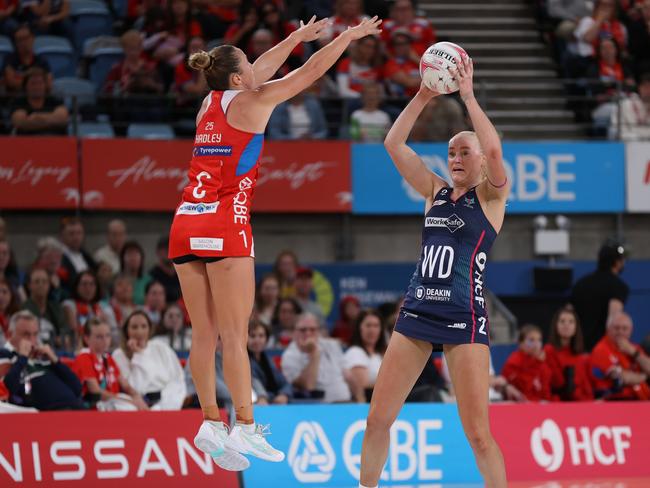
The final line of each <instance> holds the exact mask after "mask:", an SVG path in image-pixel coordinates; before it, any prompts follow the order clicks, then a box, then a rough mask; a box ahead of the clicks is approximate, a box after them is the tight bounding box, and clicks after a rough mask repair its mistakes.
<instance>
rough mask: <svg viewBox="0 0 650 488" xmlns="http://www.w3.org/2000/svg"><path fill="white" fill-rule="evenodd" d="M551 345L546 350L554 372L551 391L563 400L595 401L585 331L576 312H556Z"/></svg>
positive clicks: (568, 310)
mask: <svg viewBox="0 0 650 488" xmlns="http://www.w3.org/2000/svg"><path fill="white" fill-rule="evenodd" d="M548 342H549V343H548V344H546V345H545V346H544V352H545V353H546V364H548V366H549V368H551V372H552V374H553V376H552V377H551V387H552V389H553V393H554V394H556V395H557V396H558V397H559V398H560V400H567V401H586V400H593V399H594V392H593V390H592V388H591V381H590V377H589V366H588V358H589V357H588V356H587V355H586V354H585V353H584V350H585V349H584V344H583V341H582V330H581V329H580V321H579V320H578V316H577V315H576V312H575V310H574V309H573V307H571V306H566V307H563V308H561V309H559V310H558V311H557V312H555V315H554V316H553V320H552V321H551V331H550V334H549V338H548Z"/></svg>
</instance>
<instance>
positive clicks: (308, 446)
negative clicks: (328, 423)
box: [287, 422, 336, 483]
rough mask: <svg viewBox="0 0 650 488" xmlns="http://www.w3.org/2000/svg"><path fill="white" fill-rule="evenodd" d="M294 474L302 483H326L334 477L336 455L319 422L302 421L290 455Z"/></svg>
mask: <svg viewBox="0 0 650 488" xmlns="http://www.w3.org/2000/svg"><path fill="white" fill-rule="evenodd" d="M287 460H288V462H289V466H291V469H292V470H293V475H294V476H295V477H296V479H297V480H298V481H300V482H302V483H325V482H327V481H329V479H330V478H331V477H332V472H333V471H334V467H335V466H336V455H335V454H334V449H332V444H330V441H329V439H328V438H327V436H326V435H325V432H324V431H323V427H321V425H320V424H319V423H318V422H300V423H299V424H298V426H297V427H296V430H295V431H294V433H293V439H291V446H290V447H289V456H288V459H287Z"/></svg>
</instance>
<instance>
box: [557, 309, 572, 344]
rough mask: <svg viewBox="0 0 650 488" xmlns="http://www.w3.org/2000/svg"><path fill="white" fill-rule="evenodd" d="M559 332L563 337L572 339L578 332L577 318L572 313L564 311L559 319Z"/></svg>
mask: <svg viewBox="0 0 650 488" xmlns="http://www.w3.org/2000/svg"><path fill="white" fill-rule="evenodd" d="M557 333H558V335H559V336H560V337H561V338H563V339H570V338H571V337H573V336H574V335H575V333H576V318H575V317H574V316H573V314H572V313H568V312H567V313H562V314H560V318H559V319H558V321H557Z"/></svg>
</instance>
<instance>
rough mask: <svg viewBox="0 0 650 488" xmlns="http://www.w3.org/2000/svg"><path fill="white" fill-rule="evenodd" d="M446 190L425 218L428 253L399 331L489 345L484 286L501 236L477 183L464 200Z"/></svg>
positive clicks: (438, 345)
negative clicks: (482, 202) (483, 204)
mask: <svg viewBox="0 0 650 488" xmlns="http://www.w3.org/2000/svg"><path fill="white" fill-rule="evenodd" d="M451 193H452V189H451V188H449V187H445V188H442V189H441V190H440V191H439V192H438V193H437V194H436V196H435V199H434V201H433V206H432V207H431V209H430V210H429V211H428V212H427V214H426V215H425V216H424V222H423V224H424V225H423V228H422V251H421V254H420V260H419V262H418V264H417V267H416V269H415V273H413V277H412V278H411V282H410V283H409V287H408V291H407V293H406V299H405V301H404V305H403V307H402V308H401V310H400V314H399V317H398V319H397V322H396V324H395V330H396V331H398V332H400V333H401V334H404V335H405V336H408V337H413V338H415V339H421V340H424V341H427V342H430V343H432V344H433V346H434V350H440V349H441V348H442V345H443V344H469V343H474V342H478V343H482V344H488V345H489V324H488V316H487V310H486V307H485V299H484V297H483V288H484V286H485V270H486V265H487V254H488V252H489V250H490V248H491V247H492V243H493V242H494V239H495V238H496V236H497V233H496V231H495V230H494V227H492V224H490V222H489V221H488V219H487V217H486V216H485V214H484V213H483V210H482V209H481V205H480V203H479V201H478V196H477V195H476V187H475V188H472V189H471V190H469V191H468V192H467V193H465V194H464V195H462V196H461V197H460V198H459V199H458V200H456V201H453V200H452V199H451Z"/></svg>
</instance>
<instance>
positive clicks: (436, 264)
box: [421, 245, 454, 280]
mask: <svg viewBox="0 0 650 488" xmlns="http://www.w3.org/2000/svg"><path fill="white" fill-rule="evenodd" d="M453 264H454V248H453V247H451V246H437V247H436V246H434V245H431V246H424V249H423V251H422V266H421V273H422V277H423V278H437V279H439V280H446V279H447V278H449V277H450V276H451V270H452V267H453Z"/></svg>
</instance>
